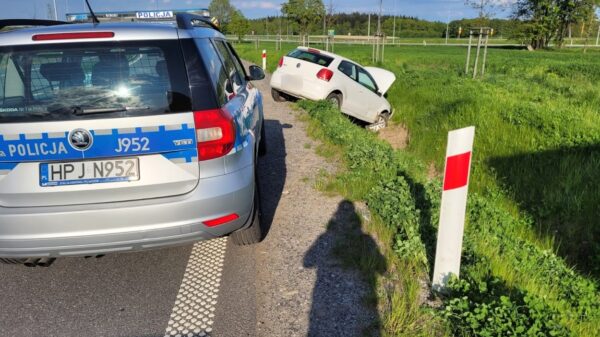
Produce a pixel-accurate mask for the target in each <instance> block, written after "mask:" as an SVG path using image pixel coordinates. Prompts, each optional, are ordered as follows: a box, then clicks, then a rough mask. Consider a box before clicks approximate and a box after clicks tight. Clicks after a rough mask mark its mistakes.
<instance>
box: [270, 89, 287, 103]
mask: <svg viewBox="0 0 600 337" xmlns="http://www.w3.org/2000/svg"><path fill="white" fill-rule="evenodd" d="M271 96H273V100H274V101H275V102H285V101H287V99H286V98H285V96H284V95H283V94H282V93H281V91H279V90H275V89H273V88H271Z"/></svg>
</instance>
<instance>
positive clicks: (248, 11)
mask: <svg viewBox="0 0 600 337" xmlns="http://www.w3.org/2000/svg"><path fill="white" fill-rule="evenodd" d="M89 1H90V4H91V5H92V8H93V9H94V10H95V11H98V12H101V11H110V10H151V9H188V8H206V7H208V4H209V3H210V0H89ZM329 1H330V0H324V2H325V4H326V5H328V4H329ZM332 1H333V6H334V10H335V12H354V11H359V12H376V11H377V8H378V6H379V1H378V0H332ZM497 1H498V2H499V3H507V2H512V1H514V0H497ZM54 2H56V7H57V12H58V18H59V19H62V20H64V19H65V13H66V12H69V13H73V12H83V11H86V10H84V1H83V0H0V8H2V10H1V11H0V19H9V18H11V19H14V18H34V17H35V18H38V19H42V18H43V19H45V18H48V17H49V13H51V18H53V16H54V9H53V8H54V7H52V6H53V3H54ZM230 2H231V4H232V5H234V6H235V7H237V8H239V9H240V10H242V12H243V13H244V15H245V16H246V17H249V18H260V17H265V16H276V15H278V14H279V13H280V7H281V3H282V2H285V0H263V1H244V0H230ZM48 5H50V10H49V7H48ZM383 7H384V10H383V12H384V13H385V14H388V15H394V14H397V15H407V16H415V17H418V18H421V19H427V20H437V21H443V22H446V21H448V19H450V20H454V19H460V18H464V17H475V16H477V13H476V11H475V10H473V9H472V8H470V7H469V6H467V5H465V1H464V0H383ZM508 14H509V11H504V12H499V13H498V16H507V15H508Z"/></svg>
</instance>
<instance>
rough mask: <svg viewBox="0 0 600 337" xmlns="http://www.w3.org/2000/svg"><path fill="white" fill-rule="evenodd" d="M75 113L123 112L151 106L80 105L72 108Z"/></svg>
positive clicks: (80, 114) (145, 108) (79, 114)
mask: <svg viewBox="0 0 600 337" xmlns="http://www.w3.org/2000/svg"><path fill="white" fill-rule="evenodd" d="M71 109H72V111H73V114H74V115H77V116H83V115H93V114H104V113H112V112H123V111H131V110H147V109H150V107H149V106H134V107H130V106H116V107H110V108H86V109H83V108H81V107H79V106H75V107H72V108H71Z"/></svg>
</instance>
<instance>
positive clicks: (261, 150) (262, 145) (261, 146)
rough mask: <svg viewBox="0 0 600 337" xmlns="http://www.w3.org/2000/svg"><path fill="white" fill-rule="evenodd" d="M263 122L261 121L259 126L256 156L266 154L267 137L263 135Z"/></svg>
mask: <svg viewBox="0 0 600 337" xmlns="http://www.w3.org/2000/svg"><path fill="white" fill-rule="evenodd" d="M265 133H266V132H265V123H264V122H263V125H262V127H261V128H260V142H259V143H258V156H259V157H262V156H264V155H266V154H267V137H266V136H265Z"/></svg>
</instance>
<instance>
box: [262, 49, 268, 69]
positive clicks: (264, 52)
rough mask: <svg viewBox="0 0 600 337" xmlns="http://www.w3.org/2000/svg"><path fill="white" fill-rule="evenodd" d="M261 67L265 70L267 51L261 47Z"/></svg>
mask: <svg viewBox="0 0 600 337" xmlns="http://www.w3.org/2000/svg"><path fill="white" fill-rule="evenodd" d="M262 61H263V62H262V68H263V70H267V51H266V50H265V49H263V52H262Z"/></svg>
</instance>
